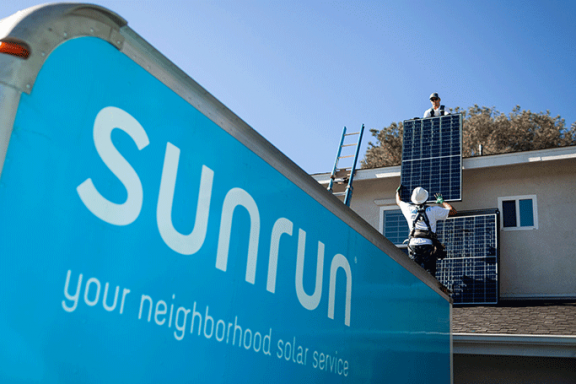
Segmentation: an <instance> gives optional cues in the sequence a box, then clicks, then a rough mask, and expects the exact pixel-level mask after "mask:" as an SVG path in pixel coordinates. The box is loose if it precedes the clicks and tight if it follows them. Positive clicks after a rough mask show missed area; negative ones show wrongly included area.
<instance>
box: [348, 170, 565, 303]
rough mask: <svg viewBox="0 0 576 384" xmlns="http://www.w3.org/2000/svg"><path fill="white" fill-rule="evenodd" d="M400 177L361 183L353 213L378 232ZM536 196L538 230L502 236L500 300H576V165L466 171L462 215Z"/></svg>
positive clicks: (502, 233)
mask: <svg viewBox="0 0 576 384" xmlns="http://www.w3.org/2000/svg"><path fill="white" fill-rule="evenodd" d="M399 182H400V177H389V178H382V179H370V180H357V181H355V182H354V194H353V198H352V203H351V208H352V209H353V210H355V211H356V212H357V213H358V214H359V215H360V216H361V217H363V218H364V219H365V220H366V221H367V222H368V223H370V224H371V225H372V226H374V227H375V228H376V229H380V228H379V220H380V206H382V205H387V204H390V205H394V196H395V191H396V188H397V186H398V184H399ZM522 195H536V200H537V217H538V229H533V230H515V231H513V230H501V231H500V242H501V243H500V297H501V298H532V297H551V298H553V297H572V298H574V297H576V276H575V275H576V252H575V250H576V237H575V234H576V229H575V227H576V160H574V159H568V160H555V161H545V162H532V163H524V164H517V165H507V166H501V167H490V168H481V169H470V170H466V169H465V170H464V171H463V201H462V202H457V203H453V205H454V207H455V208H456V209H457V210H459V211H463V210H473V209H484V208H498V198H499V197H508V196H522Z"/></svg>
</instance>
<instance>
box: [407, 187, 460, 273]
mask: <svg viewBox="0 0 576 384" xmlns="http://www.w3.org/2000/svg"><path fill="white" fill-rule="evenodd" d="M402 188H403V186H402V184H400V186H399V187H398V189H397V190H396V204H397V205H398V206H399V207H400V209H401V210H402V214H403V215H404V217H405V218H406V220H407V221H408V227H409V228H410V237H409V239H408V250H409V251H410V258H412V259H413V260H414V261H415V262H416V263H417V264H418V265H420V266H421V267H422V268H424V269H425V270H426V271H428V272H429V273H430V274H431V275H432V276H434V277H436V261H437V260H438V259H443V258H444V257H446V251H445V250H444V246H443V245H442V244H441V243H440V242H439V241H438V239H437V238H436V223H437V222H438V221H440V220H446V219H447V218H448V216H453V215H455V214H456V210H455V209H454V207H452V206H451V205H450V204H448V203H446V202H445V201H444V198H443V197H442V194H440V193H437V194H436V195H435V197H436V204H440V205H442V207H437V206H434V207H429V206H427V205H426V201H427V200H428V191H426V190H425V189H424V188H422V187H417V188H414V191H413V192H412V196H411V198H410V200H411V201H412V204H410V203H406V202H404V201H402V200H401V199H400V193H401V190H402Z"/></svg>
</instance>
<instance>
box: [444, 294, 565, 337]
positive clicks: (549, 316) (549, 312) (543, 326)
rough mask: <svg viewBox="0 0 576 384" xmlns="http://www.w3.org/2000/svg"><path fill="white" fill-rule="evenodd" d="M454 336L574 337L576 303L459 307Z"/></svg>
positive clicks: (453, 322) (453, 327)
mask: <svg viewBox="0 0 576 384" xmlns="http://www.w3.org/2000/svg"><path fill="white" fill-rule="evenodd" d="M452 331H453V332H454V333H484V334H521V335H574V336H576V303H574V302H571V303H554V302H551V303H534V302H527V303H526V302H522V301H520V302H517V303H513V304H512V305H510V304H507V305H506V306H493V307H489V306H478V307H455V308H453V310H452Z"/></svg>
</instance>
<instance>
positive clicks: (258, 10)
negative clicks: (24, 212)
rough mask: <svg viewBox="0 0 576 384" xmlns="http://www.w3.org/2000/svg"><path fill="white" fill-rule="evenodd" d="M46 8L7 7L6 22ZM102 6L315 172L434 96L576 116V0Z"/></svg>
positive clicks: (451, 103) (140, 0)
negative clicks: (345, 139)
mask: <svg viewBox="0 0 576 384" xmlns="http://www.w3.org/2000/svg"><path fill="white" fill-rule="evenodd" d="M42 3H43V1H31V0H3V1H2V7H0V18H3V17H6V16H9V15H11V14H13V13H15V12H16V11H18V10H20V9H25V8H27V7H30V6H34V5H38V4H42ZM93 3H95V4H98V5H101V6H103V7H106V8H108V9H110V10H112V11H114V12H116V13H117V14H119V15H120V16H122V17H123V18H124V19H126V20H127V21H128V26H129V27H130V28H131V29H132V30H134V31H135V32H136V33H138V34H139V35H140V36H142V37H143V38H144V39H145V40H146V41H148V42H149V43H150V44H151V45H153V46H154V47H155V48H156V49H158V50H159V51H160V52H161V53H162V54H164V56H166V57H167V58H168V59H170V60H171V61H172V62H173V63H175V64H176V65H177V66H178V67H179V68H181V69H182V70H183V71H184V72H186V73H187V74H188V75H189V76H190V77H191V78H193V79H194V80H195V81H196V82H198V83H199V84H200V85H201V86H203V87H204V88H205V89H206V90H208V92H210V93H211V94H212V95H213V96H215V97H216V98H217V99H218V100H220V101H221V102H222V103H223V104H224V105H226V106H227V107H228V108H229V109H231V110H232V111H233V112H234V113H235V114H236V115H238V116H239V117H240V118H241V119H242V120H244V121H245V122H246V123H248V124H249V125H250V126H251V127H252V128H253V129H255V130H256V131H258V132H259V133H260V134H261V135H262V136H264V138H266V139H267V140H268V141H269V142H271V143H272V144H273V145H274V146H275V147H277V148H278V149H279V150H280V151H282V152H283V153H284V154H285V155H286V156H288V157H289V158H290V159H291V160H292V161H294V162H295V163H296V164H298V165H299V166H300V167H301V168H303V169H304V170H305V171H306V172H308V173H323V172H330V171H331V170H332V167H333V165H334V160H335V157H336V152H337V150H338V146H339V143H340V137H341V134H342V129H343V127H344V126H346V127H347V129H348V131H349V132H357V131H359V130H360V127H361V126H362V125H363V124H364V125H365V133H364V137H363V140H362V146H361V150H360V159H362V158H363V157H364V154H365V152H366V148H367V145H368V142H370V141H372V142H373V143H375V138H374V137H373V136H372V135H371V133H370V129H378V130H380V129H382V128H383V127H386V126H389V125H390V124H391V123H393V122H400V121H403V120H407V119H411V118H413V117H416V116H422V115H423V113H424V111H425V110H426V109H428V108H430V102H429V100H428V99H429V96H430V94H431V93H432V92H438V93H439V94H440V97H441V99H442V104H444V105H445V106H446V108H454V107H456V106H459V107H462V108H468V107H470V106H473V105H475V104H477V105H479V106H486V107H495V108H496V109H497V110H498V111H500V112H503V113H505V114H508V113H510V112H511V111H512V109H513V108H514V107H515V106H516V105H520V107H521V108H522V109H525V110H531V111H532V112H536V113H537V112H546V111H547V110H549V111H550V113H551V115H552V116H554V117H555V116H557V115H560V116H561V117H562V118H564V119H565V121H566V125H567V126H570V125H571V124H572V123H574V122H575V121H576V92H575V91H576V70H575V68H576V66H575V63H576V40H575V37H576V22H575V20H576V1H572V0H562V1H554V0H545V1H544V0H542V1H535V0H523V1H503V0H500V1H493V0H487V1H440V0H438V1H410V0H407V1H383V0H380V1H375V0H349V1H343V0H332V1H324V0H284V1H280V0H187V1H185V0H94V1H93ZM352 141H353V140H352ZM343 162H344V161H343ZM343 162H342V163H341V165H346V164H343Z"/></svg>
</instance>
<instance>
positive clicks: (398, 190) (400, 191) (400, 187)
mask: <svg viewBox="0 0 576 384" xmlns="http://www.w3.org/2000/svg"><path fill="white" fill-rule="evenodd" d="M402 188H404V186H403V185H402V184H400V185H399V186H398V188H396V192H398V193H402Z"/></svg>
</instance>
